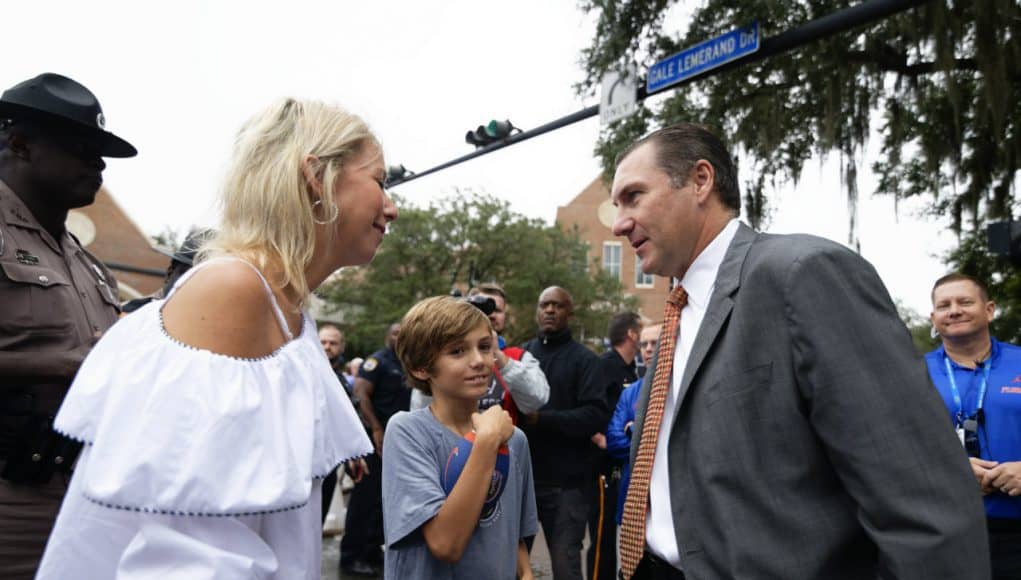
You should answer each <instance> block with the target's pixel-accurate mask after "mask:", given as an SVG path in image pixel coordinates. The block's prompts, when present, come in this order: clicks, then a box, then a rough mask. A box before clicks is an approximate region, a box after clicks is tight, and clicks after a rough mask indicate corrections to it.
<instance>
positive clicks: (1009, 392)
mask: <svg viewBox="0 0 1021 580" xmlns="http://www.w3.org/2000/svg"><path fill="white" fill-rule="evenodd" d="M992 344H993V349H992V353H991V355H990V357H989V361H987V362H986V364H990V365H992V366H991V367H990V369H989V382H988V383H987V386H986V396H985V402H984V403H983V405H982V408H983V413H984V414H985V420H984V421H983V423H982V424H981V425H980V426H979V428H978V440H979V444H980V448H981V458H982V459H989V460H992V461H998V462H1000V463H1003V462H1006V461H1021V347H1018V346H1015V345H1013V344H1009V343H1006V342H1000V341H998V340H996V339H995V338H994V339H992ZM947 360H949V358H948V357H947V356H946V352H945V351H944V350H943V346H942V345H941V346H940V347H939V348H937V349H936V350H934V351H932V352H930V353H928V354H927V355H925V363H926V365H928V367H929V376H930V377H932V382H933V384H935V385H936V389H937V390H938V391H939V394H940V396H941V397H943V404H944V405H946V407H947V414H948V416H949V418H950V422H951V425H953V424H954V421H955V418H956V416H957V405H956V403H954V395H953V391H952V389H951V387H950V379H949V378H948V376H947V368H946V362H945V361H947ZM950 368H951V369H952V370H953V373H954V380H955V381H956V383H957V390H958V391H959V392H960V396H961V405H962V406H963V409H962V416H963V417H966V418H967V417H972V416H973V415H974V414H975V412H976V410H977V409H978V395H979V390H980V389H981V386H982V376H983V374H984V370H985V369H984V368H983V366H978V367H976V368H974V369H969V368H967V367H962V366H960V365H958V364H957V363H955V362H954V361H952V360H950ZM985 504H986V515H987V516H988V517H991V518H1010V519H1021V496H1018V497H1010V496H1008V495H1005V494H1003V493H1000V492H999V491H994V492H993V493H990V494H989V495H987V496H985Z"/></svg>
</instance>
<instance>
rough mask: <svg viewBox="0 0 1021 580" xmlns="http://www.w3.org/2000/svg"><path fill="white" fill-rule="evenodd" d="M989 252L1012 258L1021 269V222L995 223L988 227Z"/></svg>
mask: <svg viewBox="0 0 1021 580" xmlns="http://www.w3.org/2000/svg"><path fill="white" fill-rule="evenodd" d="M986 233H987V234H988V236H989V238H988V241H989V251H990V252H992V253H994V254H996V255H998V256H1005V257H1008V258H1010V261H1011V262H1012V263H1013V264H1014V265H1015V266H1018V267H1021V222H1016V221H1009V222H994V223H991V224H989V225H988V226H987V229H986Z"/></svg>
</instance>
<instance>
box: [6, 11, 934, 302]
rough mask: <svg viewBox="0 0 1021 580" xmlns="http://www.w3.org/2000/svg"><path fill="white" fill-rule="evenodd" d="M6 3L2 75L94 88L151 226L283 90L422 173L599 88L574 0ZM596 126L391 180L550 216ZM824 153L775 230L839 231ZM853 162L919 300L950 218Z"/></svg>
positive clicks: (201, 180)
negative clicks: (325, 109) (470, 136)
mask: <svg viewBox="0 0 1021 580" xmlns="http://www.w3.org/2000/svg"><path fill="white" fill-rule="evenodd" d="M3 12H4V20H5V21H6V22H7V23H9V24H10V25H9V26H6V27H5V30H4V37H5V44H6V46H7V47H8V53H7V57H6V58H5V59H4V61H5V62H4V66H3V67H0V71H2V75H0V76H2V78H0V86H2V87H4V88H6V87H9V86H11V85H13V84H15V83H17V82H20V81H22V80H24V79H26V78H29V77H32V76H35V75H36V74H38V73H40V72H45V71H50V72H57V73H61V74H65V75H68V76H70V77H72V78H74V79H76V80H78V81H80V82H82V83H83V84H85V85H86V86H88V87H89V88H90V89H91V90H92V91H93V92H94V93H96V95H97V96H98V97H99V99H100V102H101V103H102V105H103V109H104V112H105V114H106V118H107V128H108V129H110V130H112V131H113V132H115V133H117V134H118V135H120V136H122V137H124V138H126V139H127V140H129V141H130V142H132V143H133V144H134V145H135V146H137V147H138V149H139V156H138V157H136V158H134V159H126V160H119V159H112V160H109V161H108V168H107V171H106V173H105V178H106V185H107V187H108V188H109V190H110V191H111V192H112V193H113V194H114V196H115V197H116V199H117V200H118V202H120V204H121V205H122V206H123V207H124V209H125V210H126V211H127V212H128V214H129V215H130V216H131V217H132V218H133V219H135V221H137V222H138V224H139V225H140V226H141V227H142V229H143V230H144V231H146V232H147V233H149V234H156V233H159V232H160V231H162V230H164V229H166V228H167V227H169V228H172V229H175V230H177V231H180V232H183V231H186V230H187V229H188V227H189V226H191V225H193V224H200V225H212V224H215V222H216V213H215V194H216V191H217V187H218V185H219V180H220V175H221V172H222V169H223V167H224V164H225V162H226V159H227V157H228V155H229V150H230V143H231V140H232V137H233V135H234V133H235V131H236V130H237V128H238V127H239V126H240V124H241V123H242V122H243V121H244V120H245V119H246V118H247V117H248V116H250V115H251V114H253V113H254V112H256V111H257V110H259V109H261V108H262V107H264V106H266V105H267V104H268V103H269V102H271V101H272V100H273V99H274V98H277V97H280V96H289V95H290V96H300V97H313V98H320V99H325V100H329V101H334V102H337V103H340V104H342V105H344V106H345V107H347V108H348V109H350V110H351V111H353V112H355V113H358V114H359V115H361V116H362V117H363V118H365V120H366V121H368V122H369V124H370V125H371V126H372V127H373V129H374V130H375V132H376V133H377V134H378V135H379V137H380V139H381V141H382V142H383V146H384V149H385V151H386V155H387V161H388V163H402V164H404V165H405V166H407V167H408V168H409V169H411V170H419V171H420V170H424V169H427V168H429V167H432V166H434V165H437V164H439V163H441V162H444V161H447V160H450V159H453V158H454V157H458V156H460V155H463V154H465V153H468V152H470V151H471V150H472V148H471V146H469V145H467V144H465V143H464V133H465V131H467V130H468V129H471V128H474V127H475V126H477V125H479V124H482V123H485V122H487V121H489V120H490V119H494V118H496V119H510V120H511V121H512V122H513V123H514V124H515V125H516V126H518V127H521V128H524V129H529V128H533V127H536V126H538V125H541V124H544V123H546V122H549V121H552V120H554V119H556V118H558V117H561V116H564V115H567V114H569V113H573V112H575V111H577V110H579V109H582V108H584V107H586V106H589V105H592V104H595V103H597V102H598V98H597V97H588V98H580V97H578V96H576V95H575V93H574V91H573V89H572V86H573V85H574V84H575V83H577V82H578V81H580V80H581V78H582V72H581V68H580V66H579V64H578V62H579V55H580V51H581V49H582V48H584V47H585V46H587V44H588V42H589V40H590V38H591V35H592V29H593V27H592V23H591V20H590V19H588V18H587V17H585V16H584V15H583V14H582V13H581V12H580V11H579V10H578V9H577V8H576V3H575V2H573V1H571V0H567V1H553V2H550V1H540V0H518V1H517V2H490V1H484V0H451V1H435V2H432V1H430V2H421V1H418V2H415V1H402V2H398V1H375V2H365V1H351V0H336V1H320V2H312V1H292V2H287V3H284V2H275V3H268V2H251V1H249V2H212V1H210V2H201V1H197V0H178V1H176V2H170V3H152V2H129V1H114V0H93V1H88V2H81V1H72V0H66V1H59V2H54V1H45V0H33V1H31V2H28V1H15V2H5V3H4V8H3ZM676 20H677V19H676V18H675V19H671V21H676ZM681 24H682V25H683V23H681ZM763 34H764V35H767V36H768V35H769V34H770V32H769V31H763ZM664 56H666V55H664ZM598 133H599V120H598V118H592V119H589V120H587V121H582V122H580V123H576V124H575V125H572V126H571V127H569V128H565V129H560V130H558V131H554V132H553V133H549V134H547V135H544V136H542V137H538V138H535V139H532V140H529V141H527V142H525V143H522V144H519V145H515V146H513V147H509V148H507V149H504V150H502V151H500V152H497V153H495V154H490V155H487V156H484V157H482V158H479V159H476V160H473V161H470V162H468V163H465V164H462V165H460V166H458V167H456V168H452V169H448V170H445V171H442V172H439V173H437V174H434V175H432V176H428V177H424V178H422V179H419V180H416V181H413V182H411V183H408V184H405V185H401V186H398V187H397V188H396V189H395V191H397V192H398V193H400V194H401V195H402V196H404V197H405V198H407V199H410V200H411V201H412V202H413V203H424V202H427V201H428V200H429V199H432V198H433V197H436V196H439V195H443V194H446V193H450V192H452V191H453V190H454V189H455V188H469V189H472V190H476V191H486V192H488V193H491V194H494V195H496V196H498V197H500V198H503V199H506V200H508V201H509V202H510V203H511V205H512V207H513V208H514V209H515V210H516V211H519V212H521V213H524V214H527V215H529V216H534V217H540V218H543V219H545V220H547V221H552V220H553V218H554V216H555V214H556V208H557V206H559V205H564V204H566V203H568V202H569V201H570V200H571V198H573V197H574V196H575V195H576V194H577V193H579V192H580V191H581V190H582V189H583V188H584V187H585V186H586V185H587V184H588V183H589V182H591V180H592V179H593V178H594V177H595V176H596V175H597V173H598V171H599V167H598V163H597V161H596V160H595V159H594V158H593V156H592V148H593V144H594V143H595V140H596V137H597V135H598ZM836 162H837V159H836V156H834V157H833V159H831V160H830V162H829V163H826V164H823V163H822V162H818V161H817V162H812V163H810V164H809V167H808V169H807V170H806V172H805V174H804V176H803V177H802V179H801V181H800V182H799V183H798V185H797V187H794V186H793V185H784V186H781V187H780V188H779V189H778V190H777V191H776V192H775V194H774V195H773V196H772V197H771V199H770V203H771V204H772V207H773V210H774V213H773V217H772V220H771V222H770V226H769V228H768V229H769V231H773V232H795V231H799V232H809V233H814V234H817V235H821V236H825V237H828V238H831V239H834V240H836V241H838V242H841V243H845V242H846V241H847V221H848V220H847V215H848V209H847V202H846V197H845V195H844V193H843V191H842V188H841V186H840V183H839V178H838V166H837V163H836ZM865 165H867V164H864V163H863V164H862V170H861V171H860V175H861V177H860V181H859V190H860V191H861V192H862V201H861V204H860V208H859V223H860V224H861V227H860V238H861V249H862V254H863V255H864V256H865V257H866V258H867V259H869V260H870V261H872V262H873V264H875V265H876V267H877V269H878V270H879V273H880V275H881V276H882V277H883V280H884V281H885V282H886V284H887V286H888V287H889V288H890V291H891V294H892V295H893V296H894V297H895V298H898V299H900V300H902V301H904V302H905V303H906V304H907V305H909V306H910V307H912V308H914V309H915V310H917V311H919V312H921V313H924V314H927V313H928V311H929V303H928V289H929V288H930V287H931V285H932V282H933V280H934V279H935V278H936V277H938V276H939V275H941V274H943V273H944V266H943V265H942V264H941V263H940V261H939V259H938V258H937V256H938V255H940V254H942V253H943V252H944V251H945V250H946V248H948V247H949V246H950V245H951V244H952V242H953V239H952V237H950V236H949V235H947V234H946V233H945V232H942V231H941V230H942V229H943V228H944V227H945V222H934V221H918V220H916V219H914V218H913V211H914V207H912V206H910V205H907V206H903V207H902V211H901V212H900V216H899V219H897V218H896V217H895V215H894V212H893V203H892V200H890V199H886V198H876V199H869V193H870V192H872V191H873V189H874V181H873V180H872V177H871V176H870V175H869V174H868V172H867V171H865V170H864V169H865Z"/></svg>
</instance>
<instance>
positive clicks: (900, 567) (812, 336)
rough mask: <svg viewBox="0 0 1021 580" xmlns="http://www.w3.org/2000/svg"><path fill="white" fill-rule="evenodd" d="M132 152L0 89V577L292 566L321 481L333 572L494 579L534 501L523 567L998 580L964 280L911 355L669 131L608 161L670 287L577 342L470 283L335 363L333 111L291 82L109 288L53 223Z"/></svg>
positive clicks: (1019, 510) (513, 570) (351, 134)
mask: <svg viewBox="0 0 1021 580" xmlns="http://www.w3.org/2000/svg"><path fill="white" fill-rule="evenodd" d="M135 154H136V150H135V148H134V147H133V146H131V145H130V144H129V143H128V142H127V141H125V140H123V139H122V138H120V137H118V136H116V135H114V134H113V133H111V132H109V131H107V130H106V128H105V116H104V113H103V111H102V109H101V107H100V105H99V102H98V100H97V99H96V97H95V95H93V94H92V93H91V92H90V91H89V90H88V89H87V88H85V87H84V86H82V85H81V84H80V83H77V82H76V81H74V80H72V79H69V78H67V77H63V76H60V75H56V74H52V73H45V74H42V75H39V76H37V77H35V78H32V79H29V80H27V81H24V82H22V83H19V84H17V85H15V86H13V87H11V88H10V89H8V90H7V91H5V92H4V93H3V95H2V96H0V383H2V388H0V577H3V578H11V579H18V578H33V577H35V578H42V579H51V578H100V579H101V578H161V579H162V578H182V579H192V578H228V579H230V578H237V579H242V578H280V579H290V578H318V577H319V575H320V557H321V542H322V536H321V531H322V524H323V521H324V519H325V517H326V514H327V512H328V511H329V510H330V502H331V500H332V498H333V496H334V488H335V487H336V486H337V485H338V484H337V480H338V477H350V479H351V480H352V481H353V489H352V490H351V492H350V496H349V497H348V499H347V506H346V519H345V523H344V535H343V537H342V539H341V545H340V573H341V574H342V575H343V576H344V577H349V576H364V577H372V576H378V575H382V576H383V577H385V578H393V579H405V578H430V579H431V578H493V579H504V578H506V579H513V578H521V579H530V578H532V577H533V572H532V565H531V551H532V547H533V542H534V540H535V537H536V535H537V534H538V532H539V530H540V527H541V530H542V536H543V537H544V538H545V542H546V544H547V546H548V548H549V554H550V563H551V566H552V573H553V577H554V578H555V579H557V580H573V579H578V580H580V579H581V578H582V577H583V572H584V571H586V570H587V577H588V578H589V579H590V580H598V579H603V580H609V579H611V578H624V579H631V578H635V579H655V580H660V579H685V578H686V579H690V580H695V579H697V580H703V579H717V578H720V579H722V578H776V579H792V578H805V579H836V578H848V579H859V578H861V579H864V578H904V579H910V578H919V579H922V578H925V579H931V578H941V579H944V578H945V579H955V578H959V579H962V580H964V579H967V580H974V579H982V578H995V579H997V580H1000V579H1009V578H1021V428H1019V425H1021V423H1019V421H1021V348H1019V347H1017V346H1014V345H1012V344H1009V343H1006V342H1000V341H998V340H996V339H995V338H994V337H992V336H991V334H990V324H991V322H992V320H993V317H994V315H995V311H996V305H995V304H994V303H993V302H992V301H991V300H990V297H989V292H988V290H987V288H986V286H985V284H984V282H983V281H982V280H979V279H977V278H974V277H971V276H967V275H964V274H960V273H954V274H950V275H948V276H944V277H943V278H940V279H939V280H937V281H936V282H935V284H934V285H933V288H932V294H931V296H932V304H933V307H932V314H931V321H932V326H933V332H934V336H938V337H939V338H940V339H941V345H940V346H939V348H937V349H936V350H934V351H933V352H930V353H928V354H926V355H925V356H924V360H923V357H922V356H921V355H920V354H919V353H917V352H916V351H915V349H914V346H913V344H912V341H911V338H910V335H909V333H908V332H907V329H906V328H905V326H904V324H903V322H901V320H900V319H899V317H898V315H897V312H896V309H895V308H894V305H893V303H892V301H891V300H890V297H889V295H888V293H887V291H886V289H885V287H884V286H883V284H882V282H881V280H880V279H879V277H878V275H877V274H876V272H875V271H874V269H873V268H872V267H871V265H869V264H868V263H867V262H866V261H865V260H864V259H862V258H861V257H860V256H859V255H857V254H856V253H854V252H852V251H850V250H848V249H847V248H845V247H843V246H840V245H839V244H835V243H832V242H829V241H826V240H823V239H820V238H816V237H812V236H804V235H770V234H764V233H760V232H756V231H754V230H752V229H751V228H748V227H747V226H745V225H743V224H742V223H740V222H739V221H738V216H739V213H740V200H741V197H740V191H739V188H738V185H737V172H736V168H735V165H734V160H733V159H734V158H733V156H732V155H731V153H730V152H729V151H728V150H727V149H726V148H725V146H724V145H723V143H722V142H721V141H720V140H719V138H718V137H717V136H716V135H714V134H713V133H712V132H711V131H709V130H708V129H706V128H704V127H702V126H699V125H693V124H686V123H682V124H678V125H674V126H671V127H667V128H664V129H660V130H658V131H655V132H653V133H651V134H649V135H647V136H645V137H643V138H641V139H639V140H638V141H636V142H635V143H633V144H631V145H630V147H629V148H627V149H626V150H625V151H624V152H623V153H622V154H621V155H620V157H619V158H618V160H617V163H616V171H615V174H614V178H613V184H612V188H611V199H612V201H613V203H614V205H615V206H616V207H617V210H618V213H617V216H616V219H615V221H614V222H613V226H612V228H613V231H614V234H615V235H618V236H621V237H623V238H626V240H627V242H628V243H629V244H630V245H631V246H632V247H633V248H634V249H635V251H636V253H637V254H638V256H639V257H640V258H641V260H642V265H643V269H644V270H645V272H647V273H650V274H656V275H659V276H663V277H667V278H670V279H671V280H672V281H673V284H672V286H673V288H672V290H671V294H670V297H669V298H668V300H667V302H666V304H665V305H664V309H663V312H662V313H654V314H652V315H651V316H650V315H648V313H647V316H646V317H645V318H643V317H641V316H639V315H638V314H637V313H633V312H620V313H617V314H616V315H614V316H613V317H612V318H611V320H610V322H609V325H608V328H607V332H606V335H607V345H606V348H605V351H604V352H602V354H601V355H597V354H595V352H594V351H593V350H592V349H590V348H589V347H588V346H586V345H585V344H582V343H581V342H579V341H578V340H577V339H576V338H575V337H574V335H573V334H572V331H571V326H572V320H573V316H574V314H575V305H574V300H573V297H572V295H571V292H570V291H569V289H567V288H562V287H559V286H551V287H549V288H546V289H544V290H543V291H542V292H541V293H540V294H539V295H538V296H536V297H535V316H534V322H535V325H536V332H535V336H534V338H532V339H530V340H528V341H527V342H525V343H524V344H521V345H509V344H507V343H506V341H505V340H504V337H503V334H504V331H505V329H506V327H507V324H508V322H509V321H508V309H509V307H510V305H509V304H508V301H507V294H506V292H505V291H504V289H503V288H502V287H501V285H500V284H499V283H496V282H488V283H485V284H479V285H478V286H477V287H474V288H471V289H469V291H468V293H467V296H464V297H454V296H437V297H432V298H427V299H425V300H422V301H420V302H418V303H417V304H413V305H412V304H409V305H408V310H407V313H406V314H405V315H404V317H403V319H402V320H400V321H393V323H392V324H390V325H389V326H388V327H387V330H386V333H385V336H384V337H383V347H382V348H381V349H379V350H378V351H376V352H374V353H372V354H371V355H370V356H368V357H366V358H365V360H364V361H361V360H358V359H355V360H352V361H347V360H346V359H345V357H344V353H345V337H344V333H343V329H342V328H341V327H339V326H337V325H336V324H332V323H325V324H322V325H319V326H318V327H317V326H316V324H315V321H313V320H312V318H311V316H310V315H309V313H308V310H307V305H308V301H309V296H310V293H311V292H312V291H313V290H314V289H315V288H316V287H317V286H319V285H320V284H321V283H322V282H323V281H324V280H326V279H327V277H328V276H329V275H330V274H332V273H333V272H335V271H336V270H338V269H339V268H341V267H344V266H352V265H360V264H366V263H368V262H370V261H371V260H372V258H373V256H374V254H375V252H376V250H377V248H378V247H379V245H380V244H381V243H382V242H383V239H384V236H385V234H386V230H387V226H388V225H389V223H390V222H392V221H393V220H395V219H397V217H398V210H397V208H396V207H395V206H394V204H393V202H392V201H391V199H390V198H389V196H388V195H387V192H386V190H385V189H384V185H385V183H384V179H385V171H384V164H383V151H382V148H381V146H380V144H379V141H378V140H377V139H376V137H375V136H374V135H373V134H372V133H371V131H370V130H369V128H368V127H367V126H366V124H365V123H364V122H363V121H362V120H361V119H360V118H358V117H357V116H355V115H352V114H351V113H349V112H347V111H346V110H344V109H342V108H340V107H337V106H335V105H331V104H326V103H322V102H318V101H309V100H298V99H282V100H280V101H278V102H276V103H273V104H272V105H270V106H269V107H267V108H266V109H265V110H263V111H261V112H259V113H257V114H256V115H254V116H253V117H252V118H251V119H250V120H249V121H248V122H246V123H245V125H244V126H243V127H242V128H241V130H240V131H239V133H238V135H237V138H236V140H235V149H234V152H233V155H232V158H231V160H230V163H229V166H228V170H227V173H226V177H225V181H224V184H223V187H222V198H221V220H220V223H219V225H218V226H217V228H216V229H215V230H203V231H200V232H195V234H194V235H191V236H189V238H188V240H186V243H185V245H184V246H183V247H182V248H181V249H180V250H179V251H178V252H176V253H174V254H172V255H171V256H170V258H171V264H170V266H169V268H168V271H167V276H168V279H167V283H166V285H165V286H164V288H163V289H162V290H161V291H160V292H158V293H157V294H156V295H154V296H152V297H148V298H147V299H145V300H139V301H135V302H133V303H131V304H130V305H126V306H127V307H126V308H124V309H123V310H124V312H123V313H122V307H121V305H120V304H119V302H118V294H117V281H116V279H115V277H114V276H113V275H112V273H111V272H110V271H109V270H108V269H107V268H106V267H105V266H104V264H103V263H102V262H101V261H100V260H98V259H96V258H95V257H94V256H92V255H91V254H90V253H89V252H88V251H86V250H85V249H84V248H83V247H82V245H81V244H80V243H79V242H78V240H77V239H75V238H74V236H73V235H71V234H70V233H69V232H68V231H67V230H66V228H65V226H64V222H65V220H66V217H67V213H68V211H69V210H71V209H73V208H77V207H83V206H86V205H88V204H90V203H92V201H93V200H94V198H95V195H96V192H97V190H98V189H99V187H100V185H101V183H102V171H103V170H104V168H105V164H104V162H103V158H104V157H130V156H133V155H135ZM525 308H527V306H526V307H525ZM127 312H130V314H127ZM523 318H525V317H523ZM519 322H522V321H519ZM638 363H641V364H640V365H639V364H638ZM586 535H588V538H589V549H588V553H587V555H585V557H583V555H582V551H583V549H582V548H583V543H584V539H585V537H586Z"/></svg>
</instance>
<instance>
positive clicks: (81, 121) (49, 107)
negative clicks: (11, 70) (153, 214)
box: [0, 73, 138, 157]
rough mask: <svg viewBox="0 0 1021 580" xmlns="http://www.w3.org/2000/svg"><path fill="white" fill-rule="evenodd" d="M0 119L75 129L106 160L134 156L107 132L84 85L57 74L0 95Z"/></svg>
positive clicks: (96, 103) (96, 102) (99, 109)
mask: <svg viewBox="0 0 1021 580" xmlns="http://www.w3.org/2000/svg"><path fill="white" fill-rule="evenodd" d="M0 119H12V120H14V121H15V122H16V121H18V120H19V119H24V120H35V121H42V122H47V123H52V124H56V125H63V126H68V127H71V128H74V129H76V130H77V131H78V132H80V133H81V134H82V135H84V136H85V137H86V138H88V139H89V140H90V141H92V142H93V143H95V144H96V145H98V146H99V153H100V155H102V156H103V157H134V156H135V155H138V150H137V149H135V147H134V146H133V145H131V143H128V142H127V141H125V140H124V139H121V138H120V137H118V136H116V135H114V134H113V133H111V132H109V131H107V130H106V117H105V116H104V115H103V108H102V107H101V106H99V99H97V98H96V95H94V94H92V91H90V90H89V89H87V88H85V86H84V85H82V84H81V83H79V82H78V81H75V80H73V79H69V78H67V77H65V76H62V75H58V74H56V73H43V74H41V75H39V76H36V77H33V78H30V79H28V80H27V81H23V82H20V83H18V84H16V85H14V86H13V87H11V88H9V89H7V90H6V91H4V92H3V95H0Z"/></svg>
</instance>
